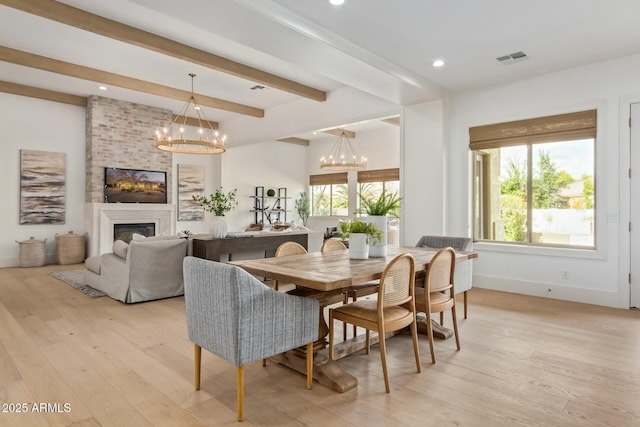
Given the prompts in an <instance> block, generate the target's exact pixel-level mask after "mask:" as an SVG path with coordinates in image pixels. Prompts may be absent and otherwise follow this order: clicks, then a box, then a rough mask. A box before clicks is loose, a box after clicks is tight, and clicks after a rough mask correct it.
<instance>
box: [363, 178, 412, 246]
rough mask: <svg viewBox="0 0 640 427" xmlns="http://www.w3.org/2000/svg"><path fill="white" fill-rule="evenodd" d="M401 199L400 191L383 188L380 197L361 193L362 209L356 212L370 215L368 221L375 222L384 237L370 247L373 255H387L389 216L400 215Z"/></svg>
mask: <svg viewBox="0 0 640 427" xmlns="http://www.w3.org/2000/svg"><path fill="white" fill-rule="evenodd" d="M401 201H402V198H401V197H400V196H398V193H393V194H392V193H389V192H387V191H386V190H383V191H382V193H380V195H379V196H378V198H367V197H365V196H364V195H363V194H362V193H361V194H360V209H358V210H357V212H356V213H359V214H366V215H368V217H367V221H368V222H371V223H374V224H375V225H376V226H377V227H378V229H379V230H381V232H382V237H381V238H380V239H379V240H378V241H377V242H376V244H375V245H372V246H371V248H370V249H369V254H370V255H371V256H372V257H383V256H386V255H387V218H388V217H389V216H391V217H395V218H397V217H398V211H399V210H400V202H401Z"/></svg>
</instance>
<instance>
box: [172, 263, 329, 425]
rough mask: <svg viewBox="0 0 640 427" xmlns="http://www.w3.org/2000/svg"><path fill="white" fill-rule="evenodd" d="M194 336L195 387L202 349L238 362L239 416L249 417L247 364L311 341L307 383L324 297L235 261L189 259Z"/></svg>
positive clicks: (187, 287) (186, 272) (186, 282)
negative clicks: (279, 283) (276, 286)
mask: <svg viewBox="0 0 640 427" xmlns="http://www.w3.org/2000/svg"><path fill="white" fill-rule="evenodd" d="M184 285H185V304H186V314H187V329H188V333H189V340H191V341H192V342H193V343H194V344H195V387H196V390H199V389H200V365H201V349H202V348H204V349H205V350H208V351H210V352H211V353H213V354H215V355H216V356H219V357H220V358H222V359H224V360H226V361H227V362H229V363H232V364H233V365H235V366H236V367H237V368H238V372H237V376H238V390H237V394H238V396H237V397H238V421H241V420H242V419H243V406H244V405H243V401H244V366H245V365H247V364H249V363H253V362H255V361H258V360H261V359H263V360H264V359H266V358H267V357H271V356H274V355H276V354H279V353H283V352H285V351H288V350H291V349H294V348H297V347H300V346H304V345H307V388H308V389H311V383H312V374H313V342H314V341H315V340H316V339H317V338H318V322H319V316H318V312H319V305H318V301H317V300H315V299H311V298H303V297H298V296H293V295H287V294H284V293H279V292H277V291H274V290H273V289H271V288H269V287H268V286H266V285H264V284H263V283H261V282H260V281H258V280H257V279H256V278H254V277H253V276H252V275H250V274H249V273H247V272H246V271H244V270H242V269H241V268H239V267H235V266H232V265H229V264H222V263H218V262H213V261H207V260H203V259H200V258H194V257H186V258H185V259H184Z"/></svg>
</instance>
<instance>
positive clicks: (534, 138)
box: [469, 110, 596, 248]
mask: <svg viewBox="0 0 640 427" xmlns="http://www.w3.org/2000/svg"><path fill="white" fill-rule="evenodd" d="M595 137H596V110H590V111H581V112H577V113H569V114H561V115H557V116H549V117H541V118H536V119H530V120H520V121H516V122H509V123H500V124H494V125H487V126H479V127H474V128H470V129H469V140H470V148H471V150H472V152H473V158H474V162H473V163H474V171H473V176H474V188H473V193H474V194H473V211H474V224H473V233H474V238H475V239H476V240H485V241H495V242H509V243H520V244H527V245H537V246H563V247H579V248H594V247H595V232H596V230H595V223H596V222H595V202H596V198H595V186H594V176H595Z"/></svg>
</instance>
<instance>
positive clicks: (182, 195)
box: [178, 165, 204, 221]
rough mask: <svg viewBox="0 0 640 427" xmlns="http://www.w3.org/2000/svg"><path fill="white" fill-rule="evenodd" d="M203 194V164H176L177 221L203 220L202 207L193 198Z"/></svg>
mask: <svg viewBox="0 0 640 427" xmlns="http://www.w3.org/2000/svg"><path fill="white" fill-rule="evenodd" d="M194 194H204V166H201V165H178V221H204V209H203V208H202V206H201V205H200V203H198V202H195V201H194V200H193V197H192V196H193V195H194Z"/></svg>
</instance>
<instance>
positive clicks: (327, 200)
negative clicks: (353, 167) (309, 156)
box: [309, 172, 349, 216]
mask: <svg viewBox="0 0 640 427" xmlns="http://www.w3.org/2000/svg"><path fill="white" fill-rule="evenodd" d="M309 194H310V195H311V216H337V215H341V216H344V215H349V186H348V177H347V173H346V172H342V173H330V174H323V175H311V176H309Z"/></svg>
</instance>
